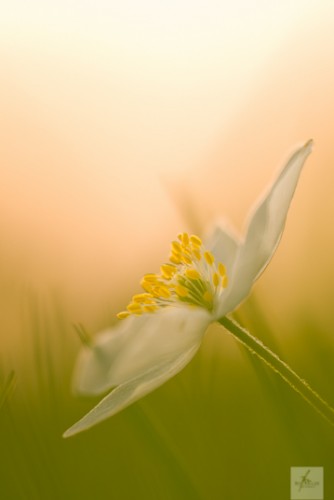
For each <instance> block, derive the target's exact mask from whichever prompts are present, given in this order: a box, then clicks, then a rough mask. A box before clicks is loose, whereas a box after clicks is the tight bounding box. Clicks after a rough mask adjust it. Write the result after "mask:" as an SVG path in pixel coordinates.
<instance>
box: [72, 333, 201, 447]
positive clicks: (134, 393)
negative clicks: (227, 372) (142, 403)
mask: <svg viewBox="0 0 334 500" xmlns="http://www.w3.org/2000/svg"><path fill="white" fill-rule="evenodd" d="M198 347H199V343H197V344H196V345H194V346H193V347H191V348H190V349H188V350H187V351H185V352H184V353H182V354H181V355H178V356H175V357H173V358H170V359H169V360H168V361H166V362H165V363H162V364H160V365H157V366H153V367H152V368H151V369H150V370H149V371H147V372H145V373H143V374H141V375H139V376H138V377H137V378H135V379H132V380H130V381H128V382H126V383H124V384H122V385H120V386H118V387H117V388H116V389H115V390H114V391H112V392H111V393H110V394H108V395H107V396H106V397H105V398H104V399H102V401H101V402H100V403H99V404H98V405H97V406H95V408H93V409H92V410H91V411H90V412H89V413H87V415H85V416H84V417H83V418H82V419H81V420H79V421H78V422H77V423H76V424H74V425H73V426H72V427H70V428H69V429H68V430H67V431H66V432H65V433H64V437H69V436H73V435H74V434H77V433H78V432H82V431H84V430H86V429H89V428H90V427H92V426H93V425H96V424H97V423H99V422H102V420H105V419H107V418H109V417H111V416H113V415H115V414H116V413H118V412H119V411H121V410H123V409H124V408H126V407H127V406H129V405H131V404H132V403H134V402H135V401H137V400H138V399H140V398H142V397H144V396H145V395H146V394H148V393H149V392H152V391H153V390H154V389H156V388H157V387H159V386H160V385H162V384H163V383H164V382H166V381H167V380H169V379H170V378H172V377H173V376H174V375H176V374H177V373H178V372H179V371H180V370H182V368H183V367H184V366H185V365H186V364H187V363H189V361H190V360H191V359H192V357H193V356H194V355H195V353H196V351H197V349H198Z"/></svg>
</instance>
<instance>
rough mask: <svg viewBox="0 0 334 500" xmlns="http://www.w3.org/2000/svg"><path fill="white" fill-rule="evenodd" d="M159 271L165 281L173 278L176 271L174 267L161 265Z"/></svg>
mask: <svg viewBox="0 0 334 500" xmlns="http://www.w3.org/2000/svg"><path fill="white" fill-rule="evenodd" d="M160 271H161V274H162V276H163V277H164V278H165V279H166V280H170V279H171V278H172V277H173V276H174V274H175V273H176V271H177V269H176V267H175V266H172V265H171V264H163V265H162V266H161V267H160Z"/></svg>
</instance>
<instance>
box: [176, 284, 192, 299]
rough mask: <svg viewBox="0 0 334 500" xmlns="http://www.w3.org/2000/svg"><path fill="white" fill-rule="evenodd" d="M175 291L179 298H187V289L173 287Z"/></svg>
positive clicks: (178, 286) (181, 286) (180, 286)
mask: <svg viewBox="0 0 334 500" xmlns="http://www.w3.org/2000/svg"><path fill="white" fill-rule="evenodd" d="M175 291H176V293H177V295H179V297H187V295H188V291H189V290H188V288H186V287H185V286H183V285H177V286H176V287H175Z"/></svg>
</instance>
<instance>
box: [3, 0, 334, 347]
mask: <svg viewBox="0 0 334 500" xmlns="http://www.w3.org/2000/svg"><path fill="white" fill-rule="evenodd" d="M120 4H121V5H120ZM333 20H334V4H333V3H332V2H326V1H323V2H312V1H305V0H303V1H295V2H280V3H277V5H276V2H265V1H258V2H252V1H248V2H247V1H240V0H239V1H237V2H224V1H223V2H214V1H209V2H199V1H196V2H190V1H183V2H176V1H171V2H164V3H163V2H161V3H160V2H153V1H143V2H134V1H132V2H131V1H129V0H128V1H125V2H107V1H105V2H92V1H91V2H90V1H87V2H78V1H73V2H65V1H63V2H57V3H54V2H38V1H35V2H29V5H28V4H27V3H23V2H19V1H16V2H8V4H7V6H5V7H4V8H2V14H1V20H0V57H1V78H0V103H1V114H0V137H1V140H0V158H1V164H0V171H1V183H0V234H1V247H0V272H1V280H0V281H1V284H0V293H1V305H0V307H1V316H2V318H3V323H2V325H3V326H4V330H3V332H2V335H3V336H4V338H6V339H7V340H8V339H9V338H14V336H15V332H16V331H17V329H18V325H17V321H18V317H19V315H20V307H21V299H22V296H23V295H24V294H25V293H26V291H27V290H34V291H36V290H37V291H41V292H42V293H46V292H47V293H51V292H52V293H54V292H56V293H57V295H58V296H61V297H62V299H61V300H62V302H63V304H65V305H66V307H67V308H68V309H69V311H70V316H71V317H73V321H78V320H80V321H83V322H84V323H85V322H86V323H87V324H88V325H89V326H90V327H92V328H95V327H96V326H97V323H98V321H97V320H96V318H97V317H102V316H103V317H105V318H106V317H109V316H110V317H112V315H113V314H114V313H115V312H117V310H119V309H121V308H123V307H124V305H125V303H126V301H127V298H128V296H129V295H130V294H131V293H132V292H135V291H136V287H137V282H138V280H139V277H140V276H141V275H142V274H143V273H144V272H147V271H152V270H153V271H154V270H155V269H156V268H157V266H158V264H159V262H161V260H164V259H165V256H166V254H167V252H168V245H169V241H170V240H171V239H172V238H173V237H174V235H175V234H177V233H178V232H179V231H180V230H183V229H184V228H187V224H189V223H191V224H192V225H193V227H195V228H196V227H198V228H199V229H203V227H205V225H206V224H208V223H209V221H210V220H212V218H214V217H216V216H219V215H222V216H226V217H227V218H229V219H230V220H231V221H232V222H233V223H234V224H235V225H236V226H237V228H239V229H240V228H241V227H242V222H243V220H244V218H245V216H246V213H247V211H248V209H249V207H250V206H251V205H252V204H253V202H254V201H255V200H256V198H257V196H258V195H259V194H261V193H262V191H263V189H265V187H266V185H267V184H268V183H269V182H270V181H271V179H272V178H273V176H274V175H275V172H277V170H278V169H279V168H280V167H281V166H282V165H283V164H284V161H285V160H286V159H287V157H288V155H289V154H290V153H291V152H292V151H293V149H294V148H295V147H296V146H298V145H300V144H302V143H303V142H304V141H305V140H307V139H309V138H310V137H313V139H314V141H315V149H314V152H313V154H312V157H311V159H310V160H309V161H308V163H307V167H306V168H305V171H304V172H303V175H302V178H301V181H300V184H299V186H298V190H297V193H296V197H295V199H294V202H293V207H292V210H291V212H290V214H289V219H288V225H287V229H286V233H285V235H284V239H283V241H282V244H281V246H280V249H279V251H278V253H277V255H276V257H275V259H274V262H273V264H272V265H271V266H270V268H269V269H268V270H267V271H266V274H265V275H264V276H263V278H262V279H261V282H259V284H258V285H257V289H258V291H259V292H265V293H263V303H264V304H266V306H267V307H268V308H269V310H270V311H272V314H273V315H274V316H275V315H276V316H277V317H279V315H280V314H282V312H284V314H288V313H289V311H291V309H292V308H295V307H296V305H300V304H303V305H304V306H305V304H306V305H307V306H308V307H309V306H310V307H314V308H315V309H319V311H321V312H324V311H326V310H328V307H329V306H330V304H331V288H332V285H331V284H332V281H333V278H334V273H333V265H332V262H331V260H332V255H333V249H334V229H333V222H332V220H333V213H334V212H333V210H334V202H333V195H332V191H333V174H332V165H333V159H334V158H333V156H334V154H333V137H334V135H333V134H334V132H333V131H334V98H333V88H334V67H333V61H334V57H333V56H334V31H333Z"/></svg>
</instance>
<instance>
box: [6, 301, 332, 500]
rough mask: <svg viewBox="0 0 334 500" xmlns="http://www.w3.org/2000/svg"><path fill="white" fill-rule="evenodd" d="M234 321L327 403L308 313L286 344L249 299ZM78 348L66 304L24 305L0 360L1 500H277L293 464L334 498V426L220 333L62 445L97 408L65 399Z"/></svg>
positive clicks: (325, 361)
mask: <svg viewBox="0 0 334 500" xmlns="http://www.w3.org/2000/svg"><path fill="white" fill-rule="evenodd" d="M238 320H239V321H241V323H243V324H244V325H245V326H247V328H248V329H249V330H250V331H251V332H252V333H253V334H255V335H257V336H258V337H259V338H261V339H262V340H263V341H264V342H265V343H266V344H267V345H268V346H269V347H270V348H272V349H273V350H274V351H275V352H277V353H278V354H279V355H280V356H281V357H282V358H283V359H284V360H286V361H288V363H289V364H290V365H291V366H292V368H294V369H295V370H296V371H297V372H298V373H299V374H300V375H301V376H303V377H304V378H305V379H306V380H308V381H309V382H310V383H311V384H312V385H313V386H314V388H315V389H316V390H317V391H318V392H319V393H320V394H321V395H322V396H324V397H325V398H327V399H328V401H329V402H330V403H331V404H333V403H334V393H333V382H334V364H333V355H334V343H333V340H332V338H331V332H330V328H329V327H328V325H329V323H326V321H323V320H322V321H319V319H317V318H312V317H311V315H310V314H309V313H308V314H306V313H305V314H304V313H303V314H301V315H300V316H297V315H296V318H295V319H294V323H293V325H291V321H290V322H289V325H287V330H288V333H289V334H287V333H286V332H285V335H284V336H282V335H281V334H280V332H279V331H277V330H276V327H275V325H273V324H271V322H270V320H269V321H268V319H267V318H266V317H265V315H264V314H263V312H262V311H261V310H260V309H259V306H258V304H257V303H256V302H255V301H254V299H253V300H248V302H247V303H246V304H245V305H244V306H243V307H242V309H241V310H240V311H239V312H238ZM79 348H80V341H79V339H78V336H77V335H76V334H75V332H74V329H73V327H72V318H67V317H66V315H65V313H64V312H62V310H61V307H59V306H56V305H54V306H52V307H45V305H43V304H39V305H38V304H37V301H36V300H30V301H29V307H28V313H27V314H26V315H25V319H24V321H23V325H22V339H21V344H20V349H19V350H18V352H17V356H12V358H11V359H7V358H6V359H1V360H0V368H1V370H0V443H1V448H0V498H1V499H4V500H12V499H13V500H20V499H29V500H30V499H32V500H39V499H40V500H53V499H69V500H75V499H111V500H132V499H134V500H187V499H190V500H192V499H194V500H200V499H202V500H268V499H269V498H270V499H271V500H283V499H285V498H286V499H289V498H290V493H289V488H290V467H291V466H323V467H324V473H325V499H327V498H328V499H329V498H334V475H333V474H332V468H333V463H334V429H333V427H331V426H330V425H329V424H327V422H326V421H324V420H323V419H322V418H321V417H320V416H319V415H318V414H317V413H316V412H315V411H314V410H313V409H312V408H310V407H309V406H308V405H307V404H306V403H305V402H304V401H303V400H302V399H301V398H300V397H299V396H298V395H297V394H296V393H294V392H293V391H292V390H291V388H290V387H289V386H288V385H287V384H285V382H284V381H282V380H281V379H280V377H279V376H277V375H276V374H275V373H273V372H272V371H271V370H270V369H269V368H268V367H267V366H265V365H264V364H263V363H262V362H261V361H259V360H258V359H256V358H255V357H254V356H252V355H250V354H249V353H248V352H247V351H246V350H245V349H244V348H243V347H242V346H241V345H239V344H238V343H237V342H236V341H235V340H234V339H233V338H232V337H231V336H230V335H228V334H226V333H225V332H224V331H223V330H222V328H221V327H213V328H211V329H210V331H209V332H208V334H207V335H206V338H205V340H204V343H203V345H202V348H201V350H200V351H199V353H198V354H197V355H196V357H195V359H194V360H193V361H192V362H191V363H190V364H189V365H188V366H187V367H186V368H185V369H184V370H183V371H182V372H181V373H180V374H179V375H178V376H176V377H175V378H174V379H172V380H171V381H169V382H168V383H167V384H165V385H164V386H163V387H161V388H160V389H158V390H157V391H155V392H154V393H152V394H151V395H149V396H147V397H146V398H144V399H143V400H142V401H140V402H139V403H136V404H135V405H133V406H131V407H130V408H128V409H126V410H124V411H123V412H121V413H120V414H118V415H116V416H115V417H113V418H111V419H109V420H108V421H106V422H104V423H102V424H100V425H99V426H97V427H95V428H93V429H91V430H90V431H87V432H85V433H82V434H81V435H78V436H75V437H73V438H70V439H67V440H64V439H62V437H61V435H62V433H63V431H64V430H65V429H66V428H68V427H69V426H70V425H71V424H73V423H74V422H75V421H76V420H77V419H78V418H80V417H81V416H82V415H83V414H84V413H85V412H86V411H88V410H89V409H90V408H91V407H92V406H93V405H94V404H95V403H96V402H97V401H98V400H99V398H97V399H95V398H88V399H84V398H75V397H73V396H72V395H71V392H70V378H71V371H72V368H73V365H74V361H75V357H76V353H77V351H78V349H79ZM12 370H14V371H15V376H14V375H13V372H12Z"/></svg>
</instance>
